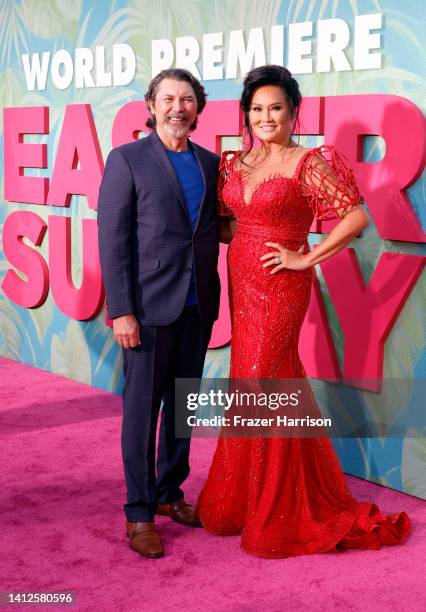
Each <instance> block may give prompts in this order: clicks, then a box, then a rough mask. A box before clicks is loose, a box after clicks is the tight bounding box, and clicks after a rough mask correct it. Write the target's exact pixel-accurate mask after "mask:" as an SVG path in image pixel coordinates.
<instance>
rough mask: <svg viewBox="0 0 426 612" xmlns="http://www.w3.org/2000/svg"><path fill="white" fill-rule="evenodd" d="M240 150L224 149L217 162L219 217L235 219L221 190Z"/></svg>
mask: <svg viewBox="0 0 426 612" xmlns="http://www.w3.org/2000/svg"><path fill="white" fill-rule="evenodd" d="M239 153H240V151H224V152H223V153H222V156H221V158H220V164H219V178H218V181H217V202H218V208H217V214H218V215H219V217H222V218H225V219H235V216H234V213H233V212H232V210H231V209H230V208H229V207H228V206H227V205H226V204H225V202H224V199H223V196H222V191H223V188H224V186H225V184H226V182H227V180H228V178H229V177H230V175H231V174H232V172H233V167H234V161H235V159H236V158H237V157H238V155H239Z"/></svg>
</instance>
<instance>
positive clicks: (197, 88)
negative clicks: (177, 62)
mask: <svg viewBox="0 0 426 612" xmlns="http://www.w3.org/2000/svg"><path fill="white" fill-rule="evenodd" d="M164 79H173V80H174V81H186V82H187V83H189V84H190V85H191V87H192V89H193V90H194V93H195V97H196V99H197V117H196V119H195V121H194V123H192V125H191V126H190V130H195V128H196V127H197V122H198V115H199V114H200V113H201V111H202V110H203V108H204V107H205V105H206V102H207V94H206V91H205V89H204V87H203V86H202V85H201V83H200V81H199V80H198V79H197V78H196V77H195V76H194V75H193V74H191V72H189V70H185V69H184V68H168V69H167V70H162V71H161V72H159V73H158V74H157V75H156V76H155V77H154V78H153V79H152V81H151V82H150V84H149V85H148V89H147V91H146V94H145V101H146V103H147V108H148V111H149V112H150V114H151V117H149V118H148V119H147V120H146V122H145V125H146V126H147V127H149V128H153V129H154V128H155V126H156V119H155V116H154V115H152V113H151V109H150V106H149V102H155V96H156V95H157V93H158V88H159V87H160V83H161V81H163V80H164Z"/></svg>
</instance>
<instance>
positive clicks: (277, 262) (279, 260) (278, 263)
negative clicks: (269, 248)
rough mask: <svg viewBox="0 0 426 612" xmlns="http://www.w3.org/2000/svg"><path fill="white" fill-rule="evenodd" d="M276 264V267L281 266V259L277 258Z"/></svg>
mask: <svg viewBox="0 0 426 612" xmlns="http://www.w3.org/2000/svg"><path fill="white" fill-rule="evenodd" d="M274 263H275V265H276V266H279V265H280V263H281V257H275V259H274Z"/></svg>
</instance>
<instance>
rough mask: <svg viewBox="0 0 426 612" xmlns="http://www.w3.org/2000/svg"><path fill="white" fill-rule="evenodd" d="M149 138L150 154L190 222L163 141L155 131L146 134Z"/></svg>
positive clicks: (180, 189)
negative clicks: (150, 144)
mask: <svg viewBox="0 0 426 612" xmlns="http://www.w3.org/2000/svg"><path fill="white" fill-rule="evenodd" d="M148 138H150V139H151V143H152V146H151V147H150V152H151V155H152V156H153V157H154V159H155V161H156V162H157V164H158V165H159V167H160V170H161V171H162V172H163V174H164V175H165V176H166V178H167V180H168V181H169V182H170V184H171V186H172V187H173V190H174V191H175V193H176V196H177V198H178V200H179V203H180V205H181V206H182V208H183V211H184V213H185V216H186V218H187V219H188V221H189V223H191V219H190V218H189V215H188V211H187V209H186V205H185V198H184V197H183V193H182V188H181V186H180V183H179V181H178V179H177V176H176V173H175V171H174V168H173V166H172V164H171V162H170V160H169V157H168V155H167V153H166V150H165V149H164V146H163V143H162V142H161V140H160V138H159V136H158V134H157V132H156V131H155V130H152V132H151V134H150V135H149V136H148Z"/></svg>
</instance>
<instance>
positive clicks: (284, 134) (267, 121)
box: [249, 85, 291, 144]
mask: <svg viewBox="0 0 426 612" xmlns="http://www.w3.org/2000/svg"><path fill="white" fill-rule="evenodd" d="M249 122H250V126H251V128H252V130H253V133H254V135H255V136H257V137H258V138H259V140H261V141H263V142H265V143H270V142H271V143H272V142H273V143H277V144H287V143H288V140H289V136H290V126H291V114H290V108H289V105H288V101H287V96H286V94H285V92H284V91H283V89H281V87H279V86H277V85H265V86H264V87H259V89H256V91H255V92H254V94H253V98H252V100H251V105H250V110H249Z"/></svg>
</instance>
